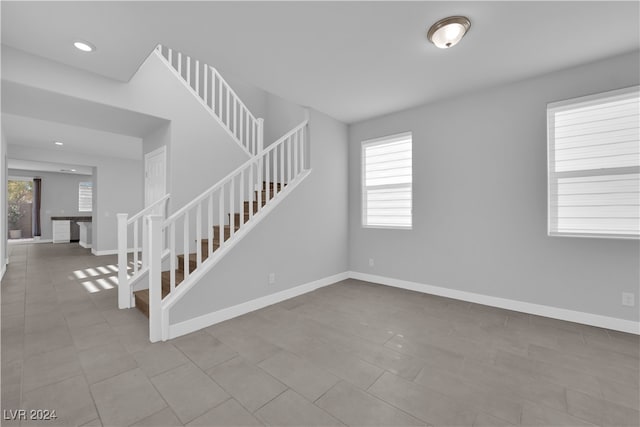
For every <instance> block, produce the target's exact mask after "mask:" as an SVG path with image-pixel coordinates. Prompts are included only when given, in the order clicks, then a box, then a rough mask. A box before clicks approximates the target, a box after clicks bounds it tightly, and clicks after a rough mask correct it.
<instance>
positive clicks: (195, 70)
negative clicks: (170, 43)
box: [155, 45, 264, 156]
mask: <svg viewBox="0 0 640 427" xmlns="http://www.w3.org/2000/svg"><path fill="white" fill-rule="evenodd" d="M155 51H156V53H157V54H158V55H159V56H160V58H162V60H163V61H164V62H165V64H167V65H168V66H169V67H170V69H171V70H172V71H173V72H174V73H176V74H177V75H178V76H179V77H180V79H181V80H182V82H183V83H185V84H186V85H187V87H188V88H189V89H190V90H191V91H192V93H193V94H194V95H196V96H197V97H198V99H199V100H200V101H201V102H202V104H203V105H204V106H205V107H206V108H207V110H209V112H210V113H212V114H213V116H214V117H215V118H216V119H218V120H219V121H220V123H221V124H222V125H223V126H224V127H225V129H226V130H227V131H228V132H229V134H230V135H231V136H232V137H233V138H235V140H236V141H237V142H238V143H239V144H240V145H241V146H242V147H243V148H244V149H245V150H246V151H247V153H248V154H250V155H252V156H255V155H256V154H258V153H259V152H260V151H261V149H262V147H260V144H259V141H260V140H261V139H262V135H263V132H264V122H263V119H258V118H256V117H254V116H253V114H251V111H249V109H248V108H247V106H246V105H244V103H243V102H242V101H241V100H240V98H239V97H238V95H237V94H236V93H235V92H234V91H233V89H232V88H231V86H229V84H228V83H227V82H226V81H225V80H224V79H223V78H222V76H221V75H220V73H218V71H217V70H216V69H215V68H213V67H212V66H210V65H207V64H205V63H202V62H200V61H198V60H196V59H193V58H191V57H190V56H188V55H183V54H182V53H181V52H178V51H175V50H173V49H171V48H169V47H167V46H162V45H158V46H157V47H156V50H155Z"/></svg>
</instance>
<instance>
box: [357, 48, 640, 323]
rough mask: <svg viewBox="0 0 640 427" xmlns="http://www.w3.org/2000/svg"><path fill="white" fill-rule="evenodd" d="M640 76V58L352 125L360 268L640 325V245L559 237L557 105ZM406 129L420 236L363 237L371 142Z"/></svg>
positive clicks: (370, 233)
mask: <svg viewBox="0 0 640 427" xmlns="http://www.w3.org/2000/svg"><path fill="white" fill-rule="evenodd" d="M639 75H640V74H639V57H638V53H637V52H635V53H631V54H627V55H623V56H619V57H614V58H611V59H609V60H606V61H601V62H596V63H592V64H588V65H584V66H580V67H576V68H572V69H568V70H564V71H558V72H555V73H551V74H547V75H543V76H540V77H537V78H534V79H530V80H526V81H522V82H518V83H513V84H506V85H504V86H501V87H496V88H492V89H488V90H484V91H481V92H477V93H472V94H468V95H465V96H461V97H457V98H454V99H450V100H446V101H442V102H438V103H434V104H430V105H425V106H422V107H418V108H414V109H410V110H407V111H402V112H398V113H395V114H391V115H388V116H384V117H380V118H377V119H373V120H368V121H365V122H361V123H357V124H354V125H352V126H350V129H349V130H350V132H349V194H350V197H349V199H350V204H349V225H350V239H349V255H350V269H351V270H353V271H357V272H362V273H369V274H375V275H380V276H385V277H391V278H395V279H402V280H407V281H413V282H418V283H422V284H428V285H433V286H440V287H445V288H450V289H455V290H461V291H467V292H473V293H478V294H483V295H489V296H496V297H502V298H507V299H512V300H517V301H524V302H530V303H535V304H542V305H547V306H553V307H560V308H565V309H570V310H575V311H580V312H586V313H591V314H598V315H603V316H610V317H614V318H619V319H626V320H633V321H637V320H638V318H639V315H638V309H637V307H623V306H622V305H621V293H622V292H634V293H635V294H636V296H637V295H638V294H639V293H640V288H639V286H640V285H639V281H638V279H639V277H640V263H639V261H638V260H639V259H640V250H639V245H638V241H637V240H613V239H595V238H568V237H549V236H547V216H546V215H547V200H546V198H547V190H546V184H547V177H546V173H547V164H546V104H547V103H549V102H553V101H558V100H562V99H567V98H572V97H577V96H582V95H587V94H591V93H597V92H602V91H607V90H611V89H616V88H621V87H626V86H632V85H637V84H638V80H639ZM404 131H411V132H413V156H414V160H413V168H414V182H413V203H414V207H413V222H414V226H413V229H412V230H403V231H394V230H381V229H363V228H362V227H361V220H360V218H361V190H360V185H361V179H360V174H361V167H360V165H361V163H360V143H361V141H363V140H366V139H370V138H375V137H380V136H384V135H390V134H394V133H399V132H404ZM369 258H373V259H374V261H375V267H369V265H368V260H369Z"/></svg>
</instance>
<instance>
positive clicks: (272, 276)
mask: <svg viewBox="0 0 640 427" xmlns="http://www.w3.org/2000/svg"><path fill="white" fill-rule="evenodd" d="M274 283H276V273H269V284H270V285H273V284H274Z"/></svg>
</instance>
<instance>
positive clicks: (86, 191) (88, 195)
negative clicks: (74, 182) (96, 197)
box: [78, 182, 93, 212]
mask: <svg viewBox="0 0 640 427" xmlns="http://www.w3.org/2000/svg"><path fill="white" fill-rule="evenodd" d="M92 210H93V183H91V182H81V183H80V184H79V185H78V211H80V212H91V211H92Z"/></svg>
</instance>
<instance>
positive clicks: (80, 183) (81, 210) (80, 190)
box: [78, 181, 93, 213]
mask: <svg viewBox="0 0 640 427" xmlns="http://www.w3.org/2000/svg"><path fill="white" fill-rule="evenodd" d="M87 183H89V184H91V208H90V209H88V210H87V209H82V207H83V206H82V203H81V201H82V200H81V197H82V196H81V192H82V188H83V184H87ZM85 188H86V185H85ZM78 212H92V213H93V181H80V182H78Z"/></svg>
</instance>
